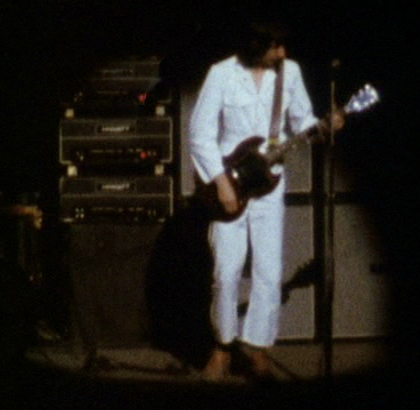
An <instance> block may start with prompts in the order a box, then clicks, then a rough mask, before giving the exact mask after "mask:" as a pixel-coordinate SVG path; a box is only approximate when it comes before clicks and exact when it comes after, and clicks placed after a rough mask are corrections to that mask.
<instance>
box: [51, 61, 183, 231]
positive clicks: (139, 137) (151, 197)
mask: <svg viewBox="0 0 420 410" xmlns="http://www.w3.org/2000/svg"><path fill="white" fill-rule="evenodd" d="M163 89H165V90H166V92H163V91H162V90H163ZM116 101H118V102H119V105H118V107H116V106H115V102H116ZM123 101H124V103H123ZM133 101H134V104H131V103H132V102H133ZM172 103H173V101H172V93H171V92H170V90H169V89H168V88H167V87H165V86H164V84H163V82H162V81H160V78H159V61H158V60H157V59H155V58H150V59H147V60H135V59H133V60H128V61H113V62H111V63H108V64H107V65H106V66H104V67H100V68H98V69H96V70H95V72H94V73H93V74H92V75H91V76H90V77H89V78H87V79H86V81H85V85H84V88H83V89H82V90H80V91H79V92H77V93H76V95H75V98H74V102H73V104H72V105H71V106H68V107H67V108H66V110H65V115H64V118H63V119H62V120H61V121H60V129H59V162H60V163H61V164H62V165H64V166H65V167H66V175H65V176H63V177H62V178H61V180H60V184H59V187H60V205H61V214H62V219H63V220H64V221H65V222H67V223H73V222H74V223H89V222H92V223H95V222H96V221H98V220H102V221H105V222H111V223H112V222H118V223H119V222H121V221H125V222H142V221H144V220H146V219H147V220H152V221H153V220H156V221H162V220H164V219H165V218H166V217H168V216H170V215H171V214H172V212H173V202H174V184H173V180H174V175H173V174H174V168H176V167H175V166H174V155H173V151H174V134H175V132H174V119H173V117H172V116H171V115H168V112H169V111H170V108H169V107H170V106H171V104H172ZM134 106H135V107H136V110H132V108H133V107H134ZM87 107H89V108H87ZM113 107H114V108H115V109H114V111H112V108H113ZM123 107H129V108H128V109H127V110H125V111H124V109H123ZM168 170H169V171H168Z"/></svg>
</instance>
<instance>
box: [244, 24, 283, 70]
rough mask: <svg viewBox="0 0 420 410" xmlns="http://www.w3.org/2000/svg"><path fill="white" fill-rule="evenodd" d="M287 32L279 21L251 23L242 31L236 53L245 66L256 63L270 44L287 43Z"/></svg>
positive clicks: (279, 44)
mask: <svg viewBox="0 0 420 410" xmlns="http://www.w3.org/2000/svg"><path fill="white" fill-rule="evenodd" d="M287 39H288V33H287V30H286V28H285V27H284V26H283V25H280V24H279V23H273V22H268V23H261V22H257V23H251V24H249V26H248V28H247V29H245V30H244V31H243V33H242V39H241V41H240V43H239V47H238V50H237V55H238V57H239V60H240V61H241V62H242V64H244V65H245V66H247V67H253V66H255V65H258V63H259V62H260V60H261V58H262V57H263V56H264V54H265V53H266V52H267V51H268V50H269V49H270V47H272V46H281V45H287Z"/></svg>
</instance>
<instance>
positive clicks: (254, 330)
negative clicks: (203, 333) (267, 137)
mask: <svg viewBox="0 0 420 410" xmlns="http://www.w3.org/2000/svg"><path fill="white" fill-rule="evenodd" d="M284 187H285V184H284V181H283V180H282V181H280V183H279V184H278V186H277V187H276V189H275V190H274V191H273V192H271V193H270V194H268V195H265V196H264V197H262V198H258V199H251V200H250V201H249V203H248V206H247V208H246V210H245V212H244V213H243V214H242V215H241V216H240V217H239V218H238V219H236V220H234V221H232V222H212V224H211V225H210V229H209V242H210V247H211V249H212V252H213V257H214V272H213V288H212V290H213V299H212V306H211V320H212V324H213V327H214V331H215V335H216V339H217V340H218V342H220V343H231V342H233V341H234V340H235V339H238V340H241V341H243V342H245V343H248V344H251V345H254V346H259V347H269V346H272V345H273V344H274V342H275V340H276V338H277V335H278V330H279V321H280V307H281V279H282V242H283V219H284V211H285V205H284V199H283V194H284ZM248 250H250V252H251V290H250V296H249V304H248V309H247V312H246V315H245V318H244V321H243V326H242V327H240V326H239V317H238V298H239V285H240V281H241V277H242V274H243V269H244V266H245V263H246V259H247V255H248Z"/></svg>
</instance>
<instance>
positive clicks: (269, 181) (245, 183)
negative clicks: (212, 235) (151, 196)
mask: <svg viewBox="0 0 420 410" xmlns="http://www.w3.org/2000/svg"><path fill="white" fill-rule="evenodd" d="M264 140H265V139H264V138H263V137H258V136H254V137H250V138H248V139H246V140H245V141H243V142H242V143H240V144H239V145H238V146H237V147H236V148H235V150H234V151H233V153H232V154H230V155H229V156H226V157H224V158H223V163H224V166H225V170H226V175H227V176H228V178H229V180H230V182H231V183H232V186H233V188H234V189H235V192H236V195H237V198H238V201H239V210H238V212H236V213H234V214H228V213H226V211H225V210H224V208H223V206H222V205H221V204H220V202H219V199H218V196H217V187H216V184H215V183H210V184H202V183H198V184H197V188H196V192H195V197H196V199H198V200H199V202H200V203H201V204H202V205H204V207H205V208H206V211H207V212H208V213H209V217H210V218H211V219H212V220H220V221H225V222H228V221H232V220H234V219H236V218H238V217H239V216H240V215H241V214H242V213H243V211H244V209H245V208H246V205H247V203H248V200H249V199H250V198H258V197H261V196H264V195H266V194H268V193H270V192H271V191H273V190H274V189H275V187H276V186H277V184H278V183H279V181H280V177H281V176H280V175H274V174H272V172H271V171H270V164H269V163H268V161H267V159H266V158H265V156H264V155H263V154H261V153H260V152H259V147H260V146H261V144H262V143H263V142H264Z"/></svg>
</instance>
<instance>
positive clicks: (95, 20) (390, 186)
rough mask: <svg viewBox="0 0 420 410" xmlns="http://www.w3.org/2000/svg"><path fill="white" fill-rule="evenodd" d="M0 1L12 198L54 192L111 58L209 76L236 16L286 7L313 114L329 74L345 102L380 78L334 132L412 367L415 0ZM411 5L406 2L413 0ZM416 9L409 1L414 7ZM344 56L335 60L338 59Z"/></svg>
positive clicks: (50, 196) (4, 183)
mask: <svg viewBox="0 0 420 410" xmlns="http://www.w3.org/2000/svg"><path fill="white" fill-rule="evenodd" d="M241 3H243V2H240V1H228V0H225V1H218V0H214V1H212V0H208V1H205V2H204V1H203V2H200V1H194V0H178V1H172V0H154V1H141V0H138V1H134V0H133V1H117V0H111V1H99V0H96V1H94V0H61V1H60V0H55V1H54V0H44V1H35V0H34V1H31V2H29V1H28V2H23V1H21V0H17V1H14V2H12V1H3V2H2V4H1V6H0V19H1V20H0V41H1V56H0V67H1V70H0V78H1V80H0V107H1V111H0V112H1V124H0V166H1V168H0V169H1V172H0V192H2V193H3V195H4V196H5V197H7V198H9V199H10V201H11V202H13V200H14V199H15V198H16V197H18V196H19V195H20V194H21V193H26V192H30V193H33V192H36V193H39V198H40V202H41V205H42V206H44V207H45V208H46V209H48V208H51V209H54V206H55V201H56V199H57V188H58V177H59V175H60V173H61V169H60V167H59V165H58V124H59V119H60V116H61V115H62V106H61V103H62V102H66V101H69V100H71V98H72V95H73V94H74V93H75V92H76V91H78V84H79V82H80V80H81V79H83V78H85V77H86V76H87V75H89V73H91V72H92V70H94V69H95V68H96V67H99V66H101V65H102V64H104V63H105V62H106V61H107V60H109V59H115V58H116V57H117V58H122V59H123V58H126V57H128V56H132V55H136V56H145V57H148V56H151V55H158V56H159V57H161V58H163V63H162V67H163V75H164V76H165V77H167V78H168V80H169V81H172V82H173V83H174V84H175V85H176V84H180V83H183V82H189V81H193V80H196V79H199V78H202V76H203V75H204V73H205V72H206V70H207V68H208V66H209V64H210V63H212V62H214V61H217V60H218V59H220V58H222V57H224V56H227V55H228V54H229V53H230V52H231V50H232V47H233V46H234V42H235V35H236V33H238V28H240V27H241V26H242V25H243V24H246V22H247V21H249V20H250V19H255V18H264V17H266V18H273V16H279V18H280V20H281V21H284V22H286V23H287V24H288V25H289V27H290V29H291V30H290V31H291V34H292V36H291V39H290V47H289V50H290V56H291V57H292V58H295V59H296V60H298V61H299V62H300V63H301V66H302V70H303V73H304V77H305V80H306V83H307V86H308V90H309V92H310V95H311V97H312V100H313V103H314V107H315V111H316V114H318V115H323V114H324V113H325V112H326V111H327V110H328V107H329V104H330V100H329V86H330V82H331V80H332V79H334V80H335V81H336V84H337V99H338V101H344V100H346V98H348V96H349V95H350V94H351V93H352V92H353V91H355V89H357V88H359V87H360V86H361V85H363V84H364V83H365V82H371V83H372V84H373V85H374V86H375V87H376V88H377V89H378V90H379V93H380V96H381V102H380V104H379V105H378V106H376V107H375V108H374V109H373V110H371V111H370V112H369V113H366V114H363V115H361V116H359V117H358V118H357V119H349V122H348V124H347V128H346V130H345V131H344V132H343V133H342V134H340V135H339V137H338V141H337V143H338V144H339V145H340V147H341V148H343V152H344V155H345V158H346V159H347V160H348V163H349V164H350V165H351V168H352V170H353V172H354V174H355V176H356V177H357V182H358V184H359V188H360V191H361V192H362V193H363V197H364V200H365V201H366V206H368V207H369V208H370V210H371V211H372V217H373V218H374V219H375V220H376V222H377V225H378V229H379V230H380V233H381V235H382V237H383V238H384V242H385V244H386V246H387V249H388V252H389V255H390V260H391V263H392V264H393V269H392V270H393V272H395V274H394V275H395V276H394V283H395V289H394V293H395V309H394V311H395V318H396V323H397V326H396V328H397V334H398V336H397V346H398V351H399V352H403V353H400V354H401V358H398V361H399V362H400V363H401V369H404V372H403V373H405V369H406V368H407V367H406V366H408V368H409V369H412V370H415V369H417V365H418V364H419V363H420V360H419V353H418V351H419V349H418V348H417V342H418V330H419V323H420V322H419V320H420V318H419V314H418V309H417V307H418V302H417V300H418V289H419V287H418V285H419V282H420V281H419V279H418V276H419V275H418V267H419V264H418V249H417V247H418V245H417V244H418V243H419V235H418V229H417V226H416V225H417V224H418V210H419V206H418V205H419V200H418V195H417V191H418V179H417V161H418V159H417V154H418V148H417V146H418V142H417V141H418V136H417V132H414V131H413V130H414V127H413V125H415V124H414V122H415V120H416V115H415V110H414V107H416V105H415V104H413V101H414V98H413V97H414V96H415V80H416V79H417V78H416V76H414V66H415V63H414V60H415V59H414V58H413V54H414V53H413V52H412V51H413V50H415V48H414V47H415V32H414V28H415V27H416V22H415V21H414V17H415V15H416V13H414V12H413V10H411V9H412V8H413V7H411V6H410V7H409V6H407V5H406V4H404V2H402V1H400V2H396V1H395V2H391V1H385V0H365V1H345V0H335V1H326V0H325V1H312V2H303V1H296V0H295V1H292V0H288V1H280V0H277V1H268V0H263V1H258V2H255V4H253V5H246V4H245V3H243V4H241ZM407 3H408V2H407ZM410 8H411V9H410ZM334 59H338V60H339V61H340V67H339V69H338V70H335V71H334V72H333V71H332V69H331V63H332V61H333V60H334Z"/></svg>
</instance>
